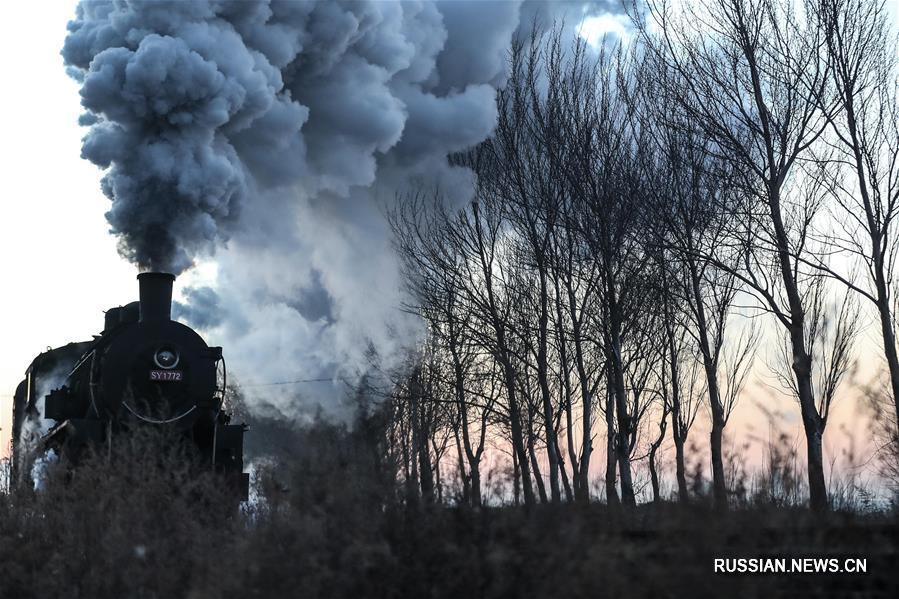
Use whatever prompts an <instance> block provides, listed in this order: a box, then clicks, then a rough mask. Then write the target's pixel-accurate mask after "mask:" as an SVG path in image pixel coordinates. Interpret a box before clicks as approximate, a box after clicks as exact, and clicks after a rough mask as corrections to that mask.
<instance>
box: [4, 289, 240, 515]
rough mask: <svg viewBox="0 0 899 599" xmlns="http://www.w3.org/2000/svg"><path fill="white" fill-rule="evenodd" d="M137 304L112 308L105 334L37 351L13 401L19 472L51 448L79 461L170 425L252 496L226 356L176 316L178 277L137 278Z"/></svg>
mask: <svg viewBox="0 0 899 599" xmlns="http://www.w3.org/2000/svg"><path fill="white" fill-rule="evenodd" d="M137 279H138V285H139V301H137V302H132V303H130V304H128V305H126V306H120V307H116V308H111V309H110V310H107V311H106V316H105V322H104V327H103V331H102V332H101V333H100V334H99V335H95V336H94V338H93V339H92V340H91V341H84V342H77V343H70V344H68V345H65V346H62V347H59V348H56V349H49V350H48V351H46V352H44V353H42V354H40V355H39V356H37V357H36V358H35V359H34V361H33V362H32V363H31V365H30V366H29V367H28V369H27V371H26V373H25V379H24V380H23V381H22V382H21V383H20V384H19V386H18V388H17V389H16V393H15V397H14V402H13V456H12V457H13V468H14V472H13V476H14V477H21V476H23V475H27V474H28V472H25V470H28V469H30V460H33V459H34V456H35V455H41V454H45V453H47V452H49V451H51V450H52V451H54V452H56V454H57V455H65V456H66V457H68V458H70V460H71V461H73V462H75V461H77V459H78V456H79V455H80V454H81V453H82V452H83V451H84V450H85V448H87V447H89V446H94V447H98V446H100V447H102V445H103V444H105V443H109V442H111V439H112V438H113V437H114V436H115V435H117V434H127V432H128V430H130V429H132V428H133V427H135V426H155V427H170V428H172V429H174V430H176V431H179V432H180V433H181V434H183V435H184V436H185V437H187V438H188V439H189V440H190V442H191V444H192V445H193V446H195V448H196V451H197V452H198V453H199V455H200V457H201V459H202V460H204V461H206V462H207V463H208V464H209V465H210V467H211V468H214V469H215V470H216V471H218V472H220V473H221V474H222V476H223V477H224V478H225V479H226V480H227V481H228V484H229V485H233V486H234V488H235V489H236V490H237V492H238V493H239V494H240V495H242V496H243V497H244V498H245V497H246V493H247V487H248V480H249V479H248V475H247V474H245V473H244V472H243V435H244V432H245V430H246V427H245V426H244V425H242V424H232V423H231V415H230V413H229V412H228V411H227V410H226V409H225V408H224V405H223V402H224V392H225V384H226V380H225V377H226V370H225V361H224V358H223V356H222V348H221V347H210V346H208V345H207V344H206V342H205V341H204V340H203V338H202V337H201V336H200V335H199V334H198V333H197V332H196V331H195V330H193V329H192V328H190V327H188V326H186V325H184V324H181V323H179V322H176V321H173V320H172V319H171V307H172V286H173V283H174V280H175V276H174V275H172V274H169V273H162V272H145V273H141V274H139V275H138V276H137Z"/></svg>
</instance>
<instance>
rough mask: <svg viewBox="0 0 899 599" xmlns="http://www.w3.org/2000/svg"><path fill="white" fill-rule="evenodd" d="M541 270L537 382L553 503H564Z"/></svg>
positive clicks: (542, 272) (542, 268) (546, 300)
mask: <svg viewBox="0 0 899 599" xmlns="http://www.w3.org/2000/svg"><path fill="white" fill-rule="evenodd" d="M538 268H539V269H540V316H539V326H538V339H537V382H538V383H539V385H540V399H541V402H542V405H543V422H544V427H543V429H544V434H545V435H546V457H547V460H548V461H549V488H550V494H551V498H552V502H553V503H556V504H557V503H560V502H561V501H562V493H561V491H560V489H559V454H558V448H559V444H558V443H557V442H556V430H555V428H554V427H553V421H554V420H555V419H554V418H553V405H552V398H551V396H550V393H549V366H548V364H547V360H548V358H547V347H546V346H547V337H548V328H549V326H548V325H549V292H548V290H547V285H546V268H545V266H543V265H542V263H540V264H538Z"/></svg>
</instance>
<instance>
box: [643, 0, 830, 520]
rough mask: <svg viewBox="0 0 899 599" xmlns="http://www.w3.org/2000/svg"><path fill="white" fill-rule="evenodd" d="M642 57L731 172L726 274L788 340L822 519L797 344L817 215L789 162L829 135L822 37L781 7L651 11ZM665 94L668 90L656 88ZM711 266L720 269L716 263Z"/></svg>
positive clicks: (802, 349)
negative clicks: (736, 252) (730, 261)
mask: <svg viewBox="0 0 899 599" xmlns="http://www.w3.org/2000/svg"><path fill="white" fill-rule="evenodd" d="M650 8H651V11H650V13H651V16H650V18H651V19H652V23H653V24H654V26H655V27H656V28H657V29H658V31H659V34H658V35H653V34H650V33H649V31H648V30H647V29H646V28H644V32H645V33H646V34H647V35H646V36H644V37H645V40H646V41H647V46H648V47H649V48H650V49H651V50H652V51H653V52H654V54H655V55H656V56H657V57H658V58H660V59H662V60H663V61H664V62H665V64H666V65H667V66H668V67H669V68H671V69H672V70H674V71H675V72H676V73H677V74H678V75H679V76H678V77H677V81H679V82H683V85H682V86H681V85H679V86H678V88H677V90H676V93H675V94H674V96H673V97H676V98H677V99H678V106H679V108H680V109H681V110H682V111H683V112H684V113H685V114H686V115H687V116H688V117H689V118H690V119H691V120H692V121H694V122H695V123H697V125H698V126H699V127H700V128H701V129H702V130H703V131H704V132H705V133H706V134H707V135H708V136H709V137H710V138H711V139H712V140H713V141H714V143H715V148H714V149H715V153H716V155H717V156H719V157H721V158H723V159H725V160H728V161H731V163H732V164H733V166H734V168H735V170H736V171H737V176H738V177H739V181H740V183H741V185H740V188H741V189H742V191H743V192H744V194H745V198H746V203H745V205H744V207H743V208H742V209H741V211H740V214H739V217H740V219H741V221H742V225H744V226H741V227H739V230H738V231H736V232H735V233H736V234H735V239H738V240H739V241H740V242H741V244H742V245H743V247H742V248H741V249H742V251H743V254H742V255H743V264H742V268H741V269H739V270H733V271H732V272H733V273H734V274H735V276H737V277H738V278H739V279H740V280H741V281H742V282H743V283H744V284H745V285H746V286H747V287H749V288H750V289H751V290H752V292H753V293H754V294H755V295H756V296H757V297H758V298H759V300H760V305H762V306H764V307H765V308H766V309H767V310H769V311H770V312H771V313H772V314H773V315H774V316H775V318H776V319H777V321H778V322H779V323H780V325H781V326H782V327H783V328H784V330H785V331H786V332H787V334H788V336H789V338H790V344H791V346H790V347H791V356H792V360H791V363H792V370H793V376H794V377H795V380H796V387H797V391H798V394H799V402H800V408H801V412H802V421H803V425H804V428H805V433H806V446H807V455H808V484H809V495H810V503H811V506H812V507H813V509H815V510H818V511H822V510H826V509H827V508H828V499H827V488H826V484H825V479H824V465H823V454H822V444H821V437H822V435H823V432H824V426H825V420H824V419H823V418H822V415H821V414H820V413H819V412H818V410H817V408H816V393H815V389H814V386H813V383H812V368H813V356H812V353H811V352H810V351H809V348H808V347H807V345H806V339H807V328H808V324H807V322H806V312H807V309H808V307H807V306H806V305H805V303H804V298H803V294H802V292H801V281H802V279H803V278H804V277H806V276H809V273H808V270H809V269H808V268H805V267H804V265H805V264H806V263H807V260H806V257H807V254H808V252H809V248H808V242H809V234H810V231H811V227H812V221H813V220H814V218H815V216H816V214H817V211H818V208H819V207H820V204H819V203H818V201H817V200H816V198H815V197H814V195H813V194H803V193H799V192H798V191H797V190H796V189H795V185H794V182H795V172H794V170H795V169H794V167H795V166H796V163H797V160H800V159H801V158H802V157H803V156H805V155H807V154H808V152H809V147H810V146H811V145H812V144H814V143H815V142H816V141H817V140H819V138H820V137H821V134H822V132H823V130H824V127H825V126H826V119H825V117H824V115H823V114H822V111H821V110H820V103H821V102H820V99H821V98H823V97H826V93H827V87H828V75H829V71H830V65H829V63H828V62H827V60H826V52H824V51H823V50H824V47H825V45H826V41H825V39H824V30H823V28H822V27H821V22H820V20H818V19H817V18H816V15H815V12H814V11H811V10H798V9H797V7H795V6H794V4H793V3H792V2H789V1H787V0H710V1H707V2H702V3H701V4H698V5H696V6H691V7H688V8H687V9H686V13H685V14H675V13H674V11H672V10H671V9H670V7H668V6H666V4H665V2H664V0H658V1H655V0H653V1H651V2H650ZM660 83H662V84H664V83H665V80H664V79H661V80H660ZM716 265H718V266H722V267H723V266H726V265H725V264H718V263H716Z"/></svg>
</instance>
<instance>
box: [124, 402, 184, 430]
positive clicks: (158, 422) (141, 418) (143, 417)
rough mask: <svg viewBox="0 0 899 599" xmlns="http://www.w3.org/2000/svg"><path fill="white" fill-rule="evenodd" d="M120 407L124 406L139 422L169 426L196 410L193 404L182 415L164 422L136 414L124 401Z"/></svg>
mask: <svg viewBox="0 0 899 599" xmlns="http://www.w3.org/2000/svg"><path fill="white" fill-rule="evenodd" d="M122 405H123V406H125V407H126V408H128V411H129V412H131V413H132V414H134V415H135V416H137V417H138V418H139V419H140V420H143V421H144V422H149V423H150V424H171V423H172V422H178V421H179V420H181V419H182V418H184V417H185V416H187V415H188V414H190V413H191V412H193V411H194V410H195V409H197V406H196V404H194V405H192V406H191V407H190V409H189V410H187V411H186V412H184V413H182V414H179V415H178V416H175V417H174V418H168V419H166V420H157V419H156V418H150V417H148V416H144V415H143V414H138V413H137V412H136V411H135V410H134V408H132V407H131V406H129V405H128V402H127V401H125V400H124V399H122Z"/></svg>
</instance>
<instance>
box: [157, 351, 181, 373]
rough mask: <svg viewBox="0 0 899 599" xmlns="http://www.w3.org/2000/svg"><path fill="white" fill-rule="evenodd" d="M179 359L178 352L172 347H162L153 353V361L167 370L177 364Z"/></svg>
mask: <svg viewBox="0 0 899 599" xmlns="http://www.w3.org/2000/svg"><path fill="white" fill-rule="evenodd" d="M179 359H180V356H178V352H177V351H176V350H175V349H174V348H171V347H160V348H159V349H157V350H156V353H155V354H153V361H154V362H156V365H157V366H159V367H160V368H164V369H166V370H169V369H171V368H174V367H175V366H177V365H178V360H179Z"/></svg>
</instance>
